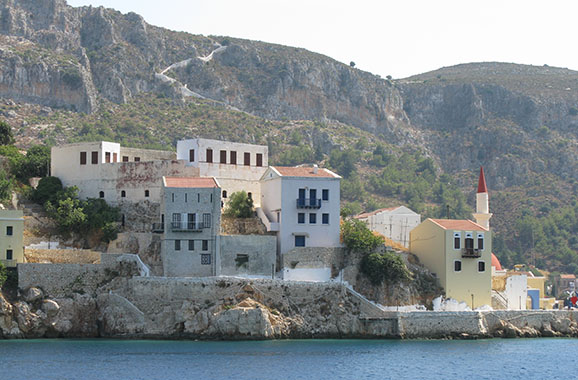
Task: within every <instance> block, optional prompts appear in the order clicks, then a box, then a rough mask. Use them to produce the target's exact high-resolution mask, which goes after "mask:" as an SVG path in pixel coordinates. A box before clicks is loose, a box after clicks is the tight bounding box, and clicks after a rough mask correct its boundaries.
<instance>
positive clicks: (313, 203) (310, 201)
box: [296, 198, 321, 209]
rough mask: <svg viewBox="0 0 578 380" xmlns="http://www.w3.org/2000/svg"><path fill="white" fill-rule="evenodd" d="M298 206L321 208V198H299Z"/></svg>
mask: <svg viewBox="0 0 578 380" xmlns="http://www.w3.org/2000/svg"><path fill="white" fill-rule="evenodd" d="M296 203H297V208H310V209H311V208H321V199H316V198H297V202H296Z"/></svg>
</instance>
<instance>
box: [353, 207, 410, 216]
mask: <svg viewBox="0 0 578 380" xmlns="http://www.w3.org/2000/svg"><path fill="white" fill-rule="evenodd" d="M400 207H401V206H396V207H386V208H380V209H379V210H375V211H371V212H364V213H363V214H359V215H356V216H355V219H363V218H367V217H370V216H373V215H377V214H379V213H380V212H383V211H393V210H395V209H398V208H400Z"/></svg>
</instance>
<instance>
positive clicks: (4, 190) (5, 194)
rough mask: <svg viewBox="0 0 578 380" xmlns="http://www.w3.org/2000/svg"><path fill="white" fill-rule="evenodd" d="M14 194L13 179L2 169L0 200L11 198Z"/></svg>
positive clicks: (0, 172)
mask: <svg viewBox="0 0 578 380" xmlns="http://www.w3.org/2000/svg"><path fill="white" fill-rule="evenodd" d="M11 194H12V179H11V178H10V177H9V176H8V174H7V173H6V172H5V171H4V170H2V169H0V201H3V200H9V199H10V195H11Z"/></svg>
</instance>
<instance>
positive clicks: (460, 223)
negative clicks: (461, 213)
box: [430, 219, 487, 231]
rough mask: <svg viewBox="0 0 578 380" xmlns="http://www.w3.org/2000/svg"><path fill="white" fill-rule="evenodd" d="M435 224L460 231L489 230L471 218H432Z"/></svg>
mask: <svg viewBox="0 0 578 380" xmlns="http://www.w3.org/2000/svg"><path fill="white" fill-rule="evenodd" d="M430 220H431V221H432V222H434V223H435V224H437V225H439V226H440V227H441V228H443V229H445V230H460V231H487V230H486V229H485V228H484V227H482V226H480V225H479V224H477V223H474V222H472V221H471V220H456V219H430Z"/></svg>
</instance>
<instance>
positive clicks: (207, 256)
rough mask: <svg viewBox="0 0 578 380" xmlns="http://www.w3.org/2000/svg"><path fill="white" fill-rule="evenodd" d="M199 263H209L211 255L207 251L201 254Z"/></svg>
mask: <svg viewBox="0 0 578 380" xmlns="http://www.w3.org/2000/svg"><path fill="white" fill-rule="evenodd" d="M201 265H211V255H210V254H209V253H203V254H201Z"/></svg>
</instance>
